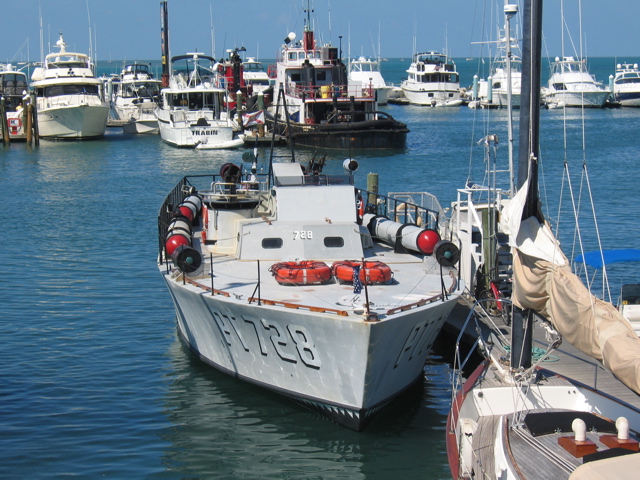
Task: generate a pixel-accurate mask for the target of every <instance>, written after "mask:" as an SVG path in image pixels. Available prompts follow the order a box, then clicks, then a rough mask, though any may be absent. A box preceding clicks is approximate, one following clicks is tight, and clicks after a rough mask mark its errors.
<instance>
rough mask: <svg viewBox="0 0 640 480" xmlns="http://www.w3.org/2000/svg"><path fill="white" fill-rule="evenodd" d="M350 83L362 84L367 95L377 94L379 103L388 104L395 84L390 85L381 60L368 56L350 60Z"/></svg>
mask: <svg viewBox="0 0 640 480" xmlns="http://www.w3.org/2000/svg"><path fill="white" fill-rule="evenodd" d="M349 83H350V84H360V85H361V87H362V92H363V94H365V95H375V97H376V100H377V101H378V105H386V104H387V102H388V101H389V94H390V93H391V90H392V89H393V85H388V84H387V83H386V82H385V81H384V78H383V77H382V73H381V72H380V62H379V61H378V60H372V59H371V58H367V57H362V56H361V57H358V58H354V59H353V60H351V61H350V62H349Z"/></svg>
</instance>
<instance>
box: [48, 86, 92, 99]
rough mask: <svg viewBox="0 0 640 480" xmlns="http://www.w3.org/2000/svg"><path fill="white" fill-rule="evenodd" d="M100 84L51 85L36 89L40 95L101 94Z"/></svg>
mask: <svg viewBox="0 0 640 480" xmlns="http://www.w3.org/2000/svg"><path fill="white" fill-rule="evenodd" d="M99 93H100V92H99V85H51V86H48V87H40V88H38V89H36V95H37V96H38V97H59V96H61V95H99Z"/></svg>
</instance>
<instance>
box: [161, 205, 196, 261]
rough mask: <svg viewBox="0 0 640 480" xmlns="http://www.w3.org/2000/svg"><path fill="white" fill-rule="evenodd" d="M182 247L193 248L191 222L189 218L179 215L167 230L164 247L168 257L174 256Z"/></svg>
mask: <svg viewBox="0 0 640 480" xmlns="http://www.w3.org/2000/svg"><path fill="white" fill-rule="evenodd" d="M182 245H186V246H191V222H190V221H189V219H188V218H187V217H185V216H182V215H178V216H176V217H174V218H173V219H172V220H171V222H170V223H169V228H167V237H166V240H165V245H164V246H165V249H166V250H167V255H168V256H171V255H173V252H174V251H175V250H176V249H177V248H178V247H180V246H182Z"/></svg>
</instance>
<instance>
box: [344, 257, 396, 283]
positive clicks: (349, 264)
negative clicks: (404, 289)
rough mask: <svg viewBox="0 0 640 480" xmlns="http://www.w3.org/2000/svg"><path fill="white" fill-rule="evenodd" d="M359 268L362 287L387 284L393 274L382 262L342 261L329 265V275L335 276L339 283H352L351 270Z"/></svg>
mask: <svg viewBox="0 0 640 480" xmlns="http://www.w3.org/2000/svg"><path fill="white" fill-rule="evenodd" d="M355 267H360V275H359V276H360V281H361V282H362V283H363V284H364V285H375V284H380V283H389V282H390V281H391V277H393V272H392V271H391V268H390V267H389V265H387V264H386V263H382V262H377V261H376V262H364V268H363V264H362V262H360V261H355V260H343V261H340V262H334V263H333V265H331V273H333V275H335V277H336V278H337V279H338V281H339V282H340V283H353V270H354V268H355Z"/></svg>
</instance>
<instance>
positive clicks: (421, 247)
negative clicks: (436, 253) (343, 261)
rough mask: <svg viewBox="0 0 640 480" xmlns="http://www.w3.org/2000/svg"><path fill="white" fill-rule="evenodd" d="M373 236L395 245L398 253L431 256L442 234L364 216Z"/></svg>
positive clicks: (411, 224)
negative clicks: (405, 252) (406, 252)
mask: <svg viewBox="0 0 640 480" xmlns="http://www.w3.org/2000/svg"><path fill="white" fill-rule="evenodd" d="M363 225H366V226H367V228H368V229H369V232H370V233H371V236H373V237H375V238H378V239H379V240H381V241H383V242H385V243H387V244H389V245H393V246H394V247H395V251H396V252H403V251H407V250H412V251H414V252H418V253H423V254H425V255H431V254H432V253H433V249H434V248H435V246H436V244H437V243H438V242H439V241H440V234H439V233H438V232H437V231H436V230H432V229H430V228H422V227H419V226H418V225H415V224H413V223H399V222H394V221H392V220H389V219H388V218H387V217H382V216H378V215H373V214H366V215H365V216H364V221H363Z"/></svg>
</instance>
